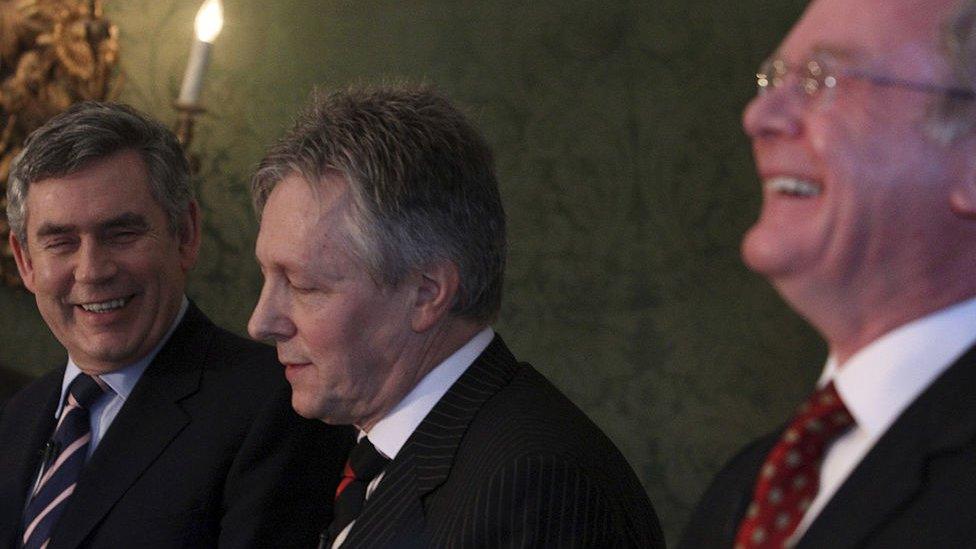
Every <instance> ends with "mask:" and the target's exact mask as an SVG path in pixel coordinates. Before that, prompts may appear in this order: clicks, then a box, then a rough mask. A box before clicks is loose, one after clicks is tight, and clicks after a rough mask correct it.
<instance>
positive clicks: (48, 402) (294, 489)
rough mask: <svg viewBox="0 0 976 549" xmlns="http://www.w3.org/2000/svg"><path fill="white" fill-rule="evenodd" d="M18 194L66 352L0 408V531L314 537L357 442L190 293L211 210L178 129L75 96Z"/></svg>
mask: <svg viewBox="0 0 976 549" xmlns="http://www.w3.org/2000/svg"><path fill="white" fill-rule="evenodd" d="M8 197H9V203H8V208H7V215H8V218H9V220H10V226H11V229H12V231H11V236H10V243H11V246H12V247H13V250H14V254H15V259H16V261H17V267H18V269H19V270H20V274H21V277H22V278H23V281H24V285H25V286H26V287H27V289H28V290H30V291H31V292H32V293H33V294H34V297H35V299H36V301H37V307H38V310H39V311H40V313H41V316H42V317H43V318H44V321H45V322H46V323H47V325H48V326H49V327H50V329H51V331H52V332H53V333H54V336H55V337H56V338H57V339H58V341H60V342H61V344H62V345H64V347H65V349H66V351H67V353H68V359H67V361H66V363H65V364H61V365H60V366H59V367H57V368H54V369H52V371H51V372H50V373H49V374H47V375H45V376H43V377H41V378H40V379H39V380H38V381H36V382H35V383H33V384H31V385H30V386H28V387H27V388H25V389H24V390H23V391H21V392H20V393H19V394H17V395H16V396H14V397H13V398H12V399H11V400H10V402H9V403H8V404H7V406H6V407H5V408H4V410H3V415H2V417H0V448H2V449H3V450H2V451H0V545H2V546H4V547H21V546H23V547H27V548H37V547H47V548H48V549H68V548H74V547H87V548H99V547H101V548H109V547H111V548H118V547H160V548H164V547H173V548H177V547H217V546H221V547H273V546H301V545H311V544H313V543H314V542H315V539H316V538H317V536H318V528H317V526H316V525H315V524H314V522H315V521H320V522H322V521H327V520H328V519H329V518H330V516H331V505H330V501H331V500H330V498H329V497H328V496H327V495H326V494H327V492H328V491H329V490H330V489H332V488H334V487H335V484H336V481H337V478H336V477H338V473H339V468H340V466H341V463H342V459H343V457H344V455H345V452H346V451H347V448H348V447H349V444H350V443H351V442H352V441H351V439H350V438H349V437H348V436H347V433H345V432H344V431H343V430H340V429H336V428H331V427H326V426H323V425H321V424H318V423H317V422H310V421H307V420H303V419H302V418H300V417H298V416H297V415H295V414H294V412H293V411H292V410H291V409H290V406H289V400H290V392H289V388H288V385H287V383H285V381H284V379H282V376H281V371H280V368H281V366H280V365H279V364H278V363H277V361H275V359H274V351H273V350H272V349H271V348H269V347H267V346H263V345H260V344H257V343H254V342H253V341H249V340H247V339H244V338H241V337H238V336H235V335H233V334H230V333H229V332H227V331H225V330H222V329H220V328H218V327H217V326H215V325H214V324H213V323H212V322H210V320H209V319H207V317H206V316H205V315H204V314H203V313H202V312H201V311H200V310H199V309H198V308H197V307H196V306H195V305H194V304H193V303H192V302H190V301H189V300H188V299H187V298H186V297H185V295H184V290H185V286H186V277H187V273H188V271H189V269H190V268H191V267H192V266H193V264H194V262H195V261H196V256H197V251H198V249H199V245H200V224H199V213H198V212H199V208H198V207H197V203H196V201H195V200H194V199H193V193H192V191H191V187H190V173H189V167H188V165H187V162H186V159H185V157H184V155H183V150H182V148H181V147H180V145H179V143H177V141H176V138H175V136H174V135H173V134H172V132H170V131H169V130H167V129H166V128H165V127H163V126H162V125H160V124H159V123H158V122H155V121H153V120H151V119H149V118H148V117H146V116H145V115H142V114H141V113H139V112H137V111H135V110H133V109H131V108H129V107H126V106H124V105H118V104H103V103H82V104H79V105H75V106H73V107H71V108H70V109H69V110H68V111H67V112H65V113H63V114H61V115H59V116H57V117H55V118H54V119H52V120H51V121H50V122H48V123H47V124H45V125H44V126H42V127H41V128H40V129H38V130H37V131H36V132H35V133H33V134H32V135H31V137H30V138H29V139H28V140H27V143H26V144H25V148H24V152H23V154H22V155H21V156H20V157H19V158H18V160H17V161H16V164H15V165H14V166H13V167H12V169H11V178H10V184H9V188H8Z"/></svg>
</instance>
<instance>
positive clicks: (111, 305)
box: [81, 298, 126, 313]
mask: <svg viewBox="0 0 976 549" xmlns="http://www.w3.org/2000/svg"><path fill="white" fill-rule="evenodd" d="M125 302H126V300H125V299H124V298H120V299H113V300H111V301H103V302H101V303H82V304H81V308H82V309H84V310H86V311H88V312H90V313H107V312H108V311H114V310H115V309H121V308H122V306H124V305H125Z"/></svg>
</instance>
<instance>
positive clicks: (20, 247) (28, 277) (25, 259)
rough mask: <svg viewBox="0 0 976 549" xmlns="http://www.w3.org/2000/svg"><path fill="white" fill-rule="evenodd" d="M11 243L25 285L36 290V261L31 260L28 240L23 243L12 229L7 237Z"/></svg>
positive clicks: (32, 290)
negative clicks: (27, 244)
mask: <svg viewBox="0 0 976 549" xmlns="http://www.w3.org/2000/svg"><path fill="white" fill-rule="evenodd" d="M7 240H8V242H9V243H10V249H11V250H13V252H14V261H15V262H16V263H17V271H18V272H19V273H20V279H21V280H22V281H24V287H25V288H27V289H28V290H30V291H31V293H33V292H34V263H33V262H32V261H31V257H30V251H29V250H27V246H26V242H25V243H24V244H21V242H20V239H18V238H17V236H16V235H14V233H13V231H10V236H9V238H8V239H7Z"/></svg>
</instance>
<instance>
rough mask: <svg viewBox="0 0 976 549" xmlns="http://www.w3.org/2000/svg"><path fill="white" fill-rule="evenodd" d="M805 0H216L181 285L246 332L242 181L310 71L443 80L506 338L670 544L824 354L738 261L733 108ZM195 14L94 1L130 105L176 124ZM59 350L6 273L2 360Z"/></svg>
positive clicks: (256, 281) (28, 365)
mask: <svg viewBox="0 0 976 549" xmlns="http://www.w3.org/2000/svg"><path fill="white" fill-rule="evenodd" d="M804 4H805V2H803V1H800V0H788V1H782V2H760V1H758V0H741V1H739V2H724V1H719V0H690V1H689V0H657V1H653V2H651V1H646V0H645V1H636V0H635V1H623V0H620V1H613V2H595V1H581V0H559V1H556V0H537V1H533V2H514V1H503V0H499V1H490V2H487V1H483V0H481V1H477V0H453V1H452V0H441V1H426V0H425V1H421V0H407V1H403V0H400V1H396V2H394V1H378V0H362V1H358V2H345V1H338V0H276V1H275V2H261V1H259V0H224V6H225V15H226V19H227V23H226V26H225V28H224V32H223V34H222V35H221V36H220V37H219V39H218V41H217V43H216V45H215V48H214V58H213V60H212V64H211V70H210V73H209V77H208V81H207V85H206V87H205V89H204V94H203V101H204V103H205V104H206V105H207V107H208V108H209V113H208V114H207V115H205V116H204V117H203V118H202V119H201V120H200V122H199V125H198V130H197V136H196V140H195V142H194V152H196V153H197V154H199V155H200V157H201V160H202V170H201V173H200V176H199V177H198V180H197V189H198V195H199V198H200V200H201V203H202V205H203V208H204V212H205V217H204V219H205V234H206V237H205V242H204V249H203V252H202V255H201V257H202V260H201V263H200V265H198V267H197V269H196V270H195V272H194V274H193V277H192V280H191V287H190V295H191V297H192V298H193V299H195V300H196V301H197V302H198V303H199V304H200V305H201V307H202V308H203V309H204V310H205V311H207V312H208V313H210V314H211V315H212V316H213V317H214V318H215V319H216V320H217V321H218V322H220V323H222V324H224V325H225V326H228V327H230V328H231V329H234V330H236V331H239V332H243V330H244V327H245V323H246V321H247V317H248V314H249V312H250V308H251V307H252V306H253V304H254V302H255V301H256V299H257V294H258V290H259V288H260V282H261V280H260V274H259V272H258V270H257V268H256V266H255V264H254V262H253V260H252V259H251V248H252V246H253V238H254V234H255V230H256V225H255V221H254V216H253V214H252V213H251V210H250V202H249V199H248V197H247V193H246V182H247V179H248V177H249V175H250V171H251V169H252V168H253V167H254V165H255V164H256V163H257V161H258V160H259V159H260V157H261V154H262V151H263V149H264V147H266V146H267V145H268V144H269V143H271V142H272V141H273V140H274V139H275V138H276V137H277V136H278V135H279V134H280V133H281V132H282V131H283V130H284V128H285V127H287V125H288V123H289V119H290V117H291V116H292V114H293V113H294V111H295V110H296V109H297V108H298V106H299V105H300V104H301V103H302V102H303V100H304V99H305V97H306V96H307V95H308V93H309V91H310V90H311V89H312V88H313V87H314V86H320V87H321V88H323V89H326V90H329V89H337V88H342V87H345V86H348V85H350V84H353V83H372V82H383V81H386V82H389V81H394V82H395V81H399V80H409V81H413V82H417V81H423V82H428V83H432V84H435V85H437V86H438V87H440V88H441V89H442V90H444V91H445V92H446V93H448V94H449V95H450V96H452V97H453V98H455V99H456V100H457V101H458V102H459V103H461V104H462V105H464V106H465V107H466V108H467V109H468V110H469V112H470V113H471V114H472V115H473V117H474V118H475V119H476V120H477V122H478V124H479V125H480V127H481V128H483V129H484V132H485V134H486V135H487V137H488V140H489V141H490V142H491V143H492V144H493V145H494V147H495V150H496V153H497V159H498V167H499V172H500V178H501V184H502V192H503V196H504V199H505V204H506V208H507V211H508V215H509V218H510V227H511V234H510V238H511V254H510V257H509V271H508V276H507V279H506V284H507V287H506V298H505V303H504V306H503V311H502V315H501V320H500V322H499V324H498V329H499V331H500V332H501V333H502V334H503V335H504V336H505V337H506V340H507V341H508V343H509V344H510V345H511V346H512V347H513V348H514V350H515V351H516V353H517V354H518V355H519V356H520V357H521V358H522V359H523V360H527V361H529V362H532V363H533V364H534V365H535V366H537V367H538V368H539V369H540V370H542V371H543V372H545V373H546V374H547V375H548V376H549V377H550V378H551V379H553V380H554V381H555V382H556V383H557V384H558V385H559V386H560V387H562V388H563V389H564V390H565V391H566V392H567V393H568V394H569V395H570V397H571V398H572V399H573V400H574V401H576V402H577V403H578V404H579V405H580V406H581V407H582V408H583V409H584V410H586V411H587V412H588V413H589V414H590V416H591V417H592V418H593V419H594V420H595V421H596V422H597V423H598V424H600V425H601V427H603V428H604V429H605V430H606V431H607V433H608V434H609V435H610V436H611V437H612V438H613V439H614V441H615V442H616V443H617V445H618V446H619V447H620V448H621V450H622V451H623V452H624V454H625V455H626V456H627V458H628V459H629V460H630V462H631V463H632V464H633V465H634V467H635V469H636V470H637V472H638V474H639V475H640V476H641V478H642V480H643V481H644V484H645V486H646V487H647V489H648V492H649V493H650V495H651V498H652V500H653V501H654V502H655V505H656V506H657V508H658V510H659V512H660V514H661V517H662V520H663V521H664V524H665V529H666V532H667V534H668V536H669V539H670V540H671V541H674V540H675V539H676V536H677V535H678V532H679V531H680V528H681V526H682V525H683V524H684V521H685V520H686V518H687V514H688V513H689V512H690V509H691V507H692V506H693V505H694V503H695V501H696V499H697V497H698V495H699V494H700V493H701V491H702V490H703V489H704V487H705V485H706V483H707V482H708V480H709V478H710V477H711V475H712V474H713V473H714V472H715V470H716V469H717V468H718V467H719V466H720V465H721V463H722V462H724V460H725V459H727V458H728V457H729V455H730V454H731V453H732V452H733V451H734V449H735V448H737V447H739V446H741V445H742V444H743V443H745V442H746V441H747V440H749V439H750V438H752V437H754V436H756V435H758V434H760V433H762V432H764V431H766V430H768V429H770V428H772V427H774V426H775V424H776V423H777V422H778V421H780V420H781V419H782V418H784V417H787V416H788V414H789V411H790V409H791V408H792V406H793V405H794V403H795V402H798V401H799V400H800V399H801V398H802V396H803V394H804V393H805V391H806V390H807V388H808V387H809V386H810V384H811V383H812V380H813V379H814V378H815V377H816V375H817V373H818V371H819V368H820V366H821V363H822V360H823V349H822V348H821V344H820V343H819V341H818V339H817V338H816V337H815V335H814V334H813V333H812V332H811V331H810V330H809V329H808V328H806V327H805V326H804V324H803V323H802V321H800V320H799V319H798V318H796V317H795V316H794V315H793V314H792V313H790V312H789V310H788V309H787V308H786V307H785V305H784V304H783V303H782V302H781V301H780V300H779V298H778V297H777V296H776V295H775V293H774V292H773V291H772V290H771V289H770V288H769V287H768V286H767V285H766V284H765V282H764V281H762V280H761V279H759V278H758V277H756V276H754V275H752V274H750V273H749V272H748V271H747V270H746V269H745V268H744V267H743V266H742V264H741V262H740V261H739V258H738V243H739V240H740V238H741V235H742V233H743V232H744V231H745V229H746V228H747V227H748V226H749V224H750V223H751V222H752V221H753V220H754V218H755V216H756V213H757V208H758V199H759V187H758V182H757V181H756V178H755V175H754V173H753V168H752V163H751V160H750V155H749V148H748V142H747V140H746V139H745V137H744V136H743V135H742V132H741V130H740V127H739V116H740V112H741V109H742V107H743V105H744V104H745V102H746V101H747V100H748V99H749V97H750V96H751V94H752V91H753V87H754V78H753V73H754V68H755V66H757V65H758V64H759V62H760V61H761V60H762V58H763V57H765V56H766V55H767V54H768V53H770V52H771V50H772V49H773V48H775V44H776V43H777V42H778V40H779V38H780V37H781V36H782V35H783V33H784V32H785V31H786V29H787V28H788V27H789V25H790V23H791V22H792V21H793V20H794V19H795V18H796V17H797V15H798V14H799V12H800V10H801V9H802V7H803V5H804ZM197 7H198V2H196V1H195V0H193V1H191V0H151V1H150V0H125V1H124V2H123V1H116V2H108V3H107V6H106V9H107V13H108V15H109V16H110V17H111V18H112V19H113V20H114V21H115V22H116V23H117V24H118V25H119V27H120V29H121V37H120V39H121V49H122V53H121V55H122V57H121V60H122V66H123V67H124V69H125V72H126V79H127V87H126V88H125V90H124V92H123V96H122V97H123V99H124V100H126V101H128V102H131V103H133V104H134V105H136V106H137V107H139V108H141V109H144V110H147V111H149V112H151V113H153V114H155V115H157V116H158V117H160V118H161V119H163V120H169V121H173V120H175V116H174V112H173V110H172V109H171V107H170V103H171V101H172V99H173V98H174V97H175V96H176V94H177V91H178V87H179V82H180V78H181V77H182V71H183V67H184V63H185V61H186V56H187V53H188V50H189V46H190V33H191V22H192V20H193V15H194V13H195V10H196V9H197ZM60 360H62V356H61V352H60V350H59V349H58V347H57V345H56V343H55V342H54V341H53V340H52V339H51V337H50V335H49V334H48V332H47V330H46V329H45V328H44V326H43V324H42V322H41V321H40V319H39V317H38V315H37V313H36V312H35V310H34V306H33V300H32V299H31V297H30V296H29V295H28V294H26V293H24V292H22V291H13V290H8V289H2V290H0V363H2V364H5V365H9V366H14V367H17V368H19V369H21V370H23V371H27V372H31V373H39V372H42V371H44V370H45V369H47V368H50V367H52V366H53V365H55V364H57V363H58V362H59V361H60ZM567 436H571V433H567Z"/></svg>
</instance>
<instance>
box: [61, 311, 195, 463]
mask: <svg viewBox="0 0 976 549" xmlns="http://www.w3.org/2000/svg"><path fill="white" fill-rule="evenodd" d="M189 306H190V302H189V301H188V300H187V299H186V296H184V297H183V303H182V304H181V305H180V310H179V312H178V313H177V314H176V319H174V320H173V325H172V326H170V327H169V331H167V332H166V335H164V336H163V338H162V339H161V340H160V341H159V344H158V345H156V348H154V349H153V350H152V351H150V352H149V354H148V355H146V356H144V357H142V359H140V360H139V361H137V362H136V363H134V364H130V365H128V366H126V367H124V368H122V369H120V370H116V371H114V372H111V373H108V374H102V375H100V376H98V377H99V379H101V380H102V381H103V382H104V384H105V385H107V386H108V388H109V389H110V391H109V392H110V393H111V398H104V397H103V398H99V399H98V401H96V402H95V404H93V405H92V407H91V409H90V410H89V411H88V417H89V422H90V426H91V435H92V436H91V441H90V442H89V443H88V457H91V455H92V453H93V452H94V451H95V447H96V446H98V443H99V442H101V440H102V437H103V436H105V432H106V431H108V428H109V426H111V425H112V422H113V421H115V416H117V415H118V414H119V410H121V409H122V405H123V404H125V401H126V399H127V398H129V395H130V394H131V393H132V389H133V388H134V387H135V386H136V383H137V382H138V381H139V378H140V377H142V373H143V372H145V371H146V368H147V367H149V363H151V362H152V361H153V359H154V358H156V355H157V354H159V350H160V349H162V348H163V345H165V344H166V342H167V341H169V338H170V336H171V335H173V331H175V330H176V327H177V326H178V325H179V323H180V321H182V320H183V316H184V315H185V314H186V310H187V308H188V307H189ZM80 374H81V369H80V368H78V365H77V364H75V361H74V359H72V358H71V357H70V356H69V357H68V366H67V368H65V370H64V379H63V380H62V381H61V401H60V404H58V408H57V410H55V412H54V417H55V418H60V417H61V411H62V409H63V408H64V396H65V393H67V392H68V387H69V386H70V385H71V382H72V381H74V379H75V378H76V377H78V375H80Z"/></svg>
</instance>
